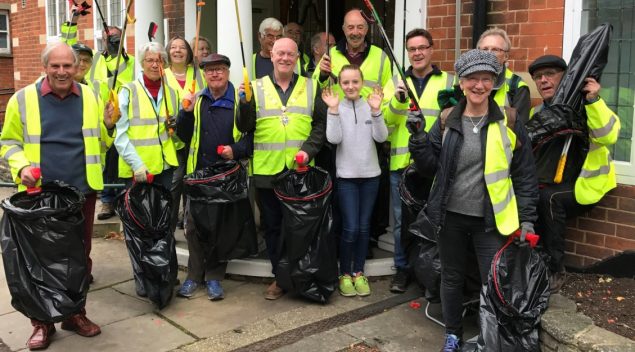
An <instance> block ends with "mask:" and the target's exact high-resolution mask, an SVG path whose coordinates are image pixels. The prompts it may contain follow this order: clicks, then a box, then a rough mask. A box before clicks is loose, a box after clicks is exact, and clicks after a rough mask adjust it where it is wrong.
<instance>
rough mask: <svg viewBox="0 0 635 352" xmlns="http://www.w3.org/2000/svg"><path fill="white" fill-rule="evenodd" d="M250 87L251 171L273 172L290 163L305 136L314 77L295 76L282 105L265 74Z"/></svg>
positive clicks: (309, 117)
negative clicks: (252, 100)
mask: <svg viewBox="0 0 635 352" xmlns="http://www.w3.org/2000/svg"><path fill="white" fill-rule="evenodd" d="M254 87H255V88H254V90H255V94H254V97H255V99H256V102H255V103H256V129H255V131H254V153H253V158H252V165H253V173H254V174H256V175H275V174H277V173H279V172H280V171H282V170H283V169H284V168H285V166H286V167H287V168H292V167H293V163H294V162H295V161H294V157H295V154H296V153H297V152H298V150H299V148H300V147H301V146H302V143H304V141H306V139H307V138H308V137H309V134H310V132H311V119H312V118H311V115H312V110H313V101H314V99H315V94H316V93H315V86H314V81H313V80H311V79H308V78H305V77H302V76H299V77H298V81H297V82H296V84H295V86H294V87H293V91H292V92H291V96H290V97H289V99H288V101H287V104H286V106H285V105H282V101H281V100H280V96H279V95H278V92H277V91H276V88H275V86H274V84H273V82H272V81H271V78H270V77H269V76H265V77H262V78H260V79H257V80H256V81H255V84H254Z"/></svg>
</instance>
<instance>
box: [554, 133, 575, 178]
mask: <svg viewBox="0 0 635 352" xmlns="http://www.w3.org/2000/svg"><path fill="white" fill-rule="evenodd" d="M572 138H573V136H572V135H568V136H567V140H566V141H565V142H564V146H563V147H562V153H561V154H560V160H558V167H557V168H556V174H555V176H554V177H553V182H554V183H556V184H559V183H562V176H563V174H564V167H565V165H566V164H567V155H568V154H569V147H570V146H571V139H572Z"/></svg>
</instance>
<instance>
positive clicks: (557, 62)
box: [529, 55, 567, 76]
mask: <svg viewBox="0 0 635 352" xmlns="http://www.w3.org/2000/svg"><path fill="white" fill-rule="evenodd" d="M543 67H556V68H559V69H562V70H563V71H564V70H566V69H567V63H566V62H564V60H563V59H562V58H561V57H560V56H556V55H543V56H541V57H539V58H537V59H536V60H534V62H532V63H531V65H529V74H530V75H532V76H533V74H534V72H536V70H538V69H539V68H543Z"/></svg>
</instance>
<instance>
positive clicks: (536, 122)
mask: <svg viewBox="0 0 635 352" xmlns="http://www.w3.org/2000/svg"><path fill="white" fill-rule="evenodd" d="M612 31H613V26H611V25H610V24H608V23H605V24H602V25H600V26H598V27H597V28H596V29H594V30H593V31H592V32H590V33H587V34H585V35H583V36H582V37H580V40H578V43H577V45H576V46H575V48H574V49H573V53H572V54H571V59H570V60H569V65H568V68H567V70H566V71H565V73H564V75H563V76H562V79H561V80H560V85H559V86H558V89H557V90H556V92H555V94H554V96H553V98H552V100H551V103H550V105H549V108H545V109H542V110H541V111H540V112H538V113H537V114H535V115H534V117H533V118H532V119H531V120H529V121H528V122H527V124H526V127H527V134H528V136H529V138H530V139H531V141H532V145H533V146H534V147H536V146H539V145H540V144H542V143H544V142H545V139H550V138H553V137H554V134H570V133H572V134H581V135H584V136H586V135H587V126H586V115H585V114H584V103H583V101H582V98H583V97H582V94H583V93H582V92H581V89H582V87H584V84H585V83H584V80H585V79H586V78H587V77H593V78H595V79H596V80H597V81H598V82H599V81H600V76H602V71H603V70H604V67H605V66H606V62H607V59H608V54H609V41H610V37H611V32H612Z"/></svg>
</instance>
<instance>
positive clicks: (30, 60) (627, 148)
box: [0, 0, 635, 267]
mask: <svg viewBox="0 0 635 352" xmlns="http://www.w3.org/2000/svg"><path fill="white" fill-rule="evenodd" d="M99 3H100V5H101V6H102V12H103V13H104V15H105V17H106V21H107V22H108V23H109V24H115V25H119V26H120V25H121V24H122V23H123V22H122V21H123V20H124V19H125V16H123V12H124V10H125V7H126V1H125V0H104V1H100V2H99ZM373 3H375V6H377V10H378V12H379V13H380V16H382V17H381V18H382V22H383V24H384V27H385V29H386V32H387V33H388V35H389V37H390V38H391V40H392V44H393V48H394V51H395V54H396V56H397V58H396V59H397V61H398V62H400V63H401V62H402V60H403V59H404V57H405V55H404V53H403V37H404V33H405V32H407V31H408V30H410V29H412V28H415V27H424V28H427V29H429V30H430V32H431V33H432V35H433V37H434V41H435V45H434V55H433V62H434V63H437V64H438V65H439V66H440V67H441V68H442V69H444V70H448V71H452V70H453V63H454V60H455V59H456V57H457V56H458V55H460V53H461V52H463V51H465V50H467V49H470V48H472V47H473V45H474V38H473V36H474V34H475V33H480V32H482V30H483V28H484V26H486V27H493V26H496V27H500V28H503V29H505V30H506V31H507V33H508V34H509V36H510V39H511V42H512V48H511V50H510V59H509V66H510V68H511V69H512V70H513V71H514V72H516V73H519V74H520V75H521V76H522V77H523V78H524V79H525V81H526V82H527V83H528V84H529V86H530V88H531V90H532V100H533V103H534V104H538V103H539V102H540V99H539V96H538V94H537V92H536V90H535V87H534V84H533V82H532V80H531V78H530V77H529V75H528V73H527V67H528V65H529V64H530V63H531V62H532V61H533V60H534V59H535V58H536V57H538V56H541V55H544V54H555V55H561V56H563V57H564V58H565V60H568V58H569V56H570V55H571V52H572V51H573V47H574V46H575V44H576V42H577V39H578V38H579V37H580V36H581V35H583V34H584V33H586V32H588V31H590V30H592V29H593V28H595V26H597V25H598V24H600V23H603V22H610V23H612V24H613V26H614V31H613V38H612V40H611V49H610V54H609V57H610V60H609V63H608V64H607V67H606V69H605V71H604V75H603V77H602V80H601V83H602V86H603V91H602V96H603V97H604V98H605V100H607V103H608V104H609V105H610V106H611V108H612V109H613V110H614V111H616V112H617V113H618V115H619V116H620V118H621V120H622V131H621V133H620V138H619V141H618V143H617V144H616V145H615V147H614V150H613V158H614V159H615V161H616V165H617V173H618V183H619V186H618V188H617V189H615V190H613V191H612V192H611V193H610V195H609V196H607V197H606V198H605V199H604V200H603V201H602V202H601V203H600V205H599V206H598V207H596V208H595V209H594V210H593V211H591V212H590V213H589V214H586V215H584V216H582V217H579V218H577V219H573V220H572V221H571V222H570V223H569V231H568V234H567V259H566V261H567V264H568V265H570V266H575V267H583V266H587V265H590V264H593V263H595V262H597V261H598V260H600V259H603V258H605V257H608V256H612V255H614V254H616V253H619V252H621V251H623V250H626V249H635V186H634V185H635V165H633V160H634V159H635V145H634V144H633V118H634V112H633V107H634V105H635V103H634V98H635V93H634V92H635V60H632V59H631V53H632V52H633V51H634V50H635V41H634V39H635V0H612V1H602V2H600V1H597V0H488V1H486V0H481V1H466V0H416V1H412V0H411V1H408V0H390V1H374V2H373ZM91 4H92V3H91ZM329 4H330V12H329V18H330V21H329V22H330V24H331V25H330V29H331V31H332V32H333V33H334V34H335V36H336V38H340V37H341V33H342V32H341V24H342V19H343V16H344V13H345V11H346V9H348V8H351V7H359V8H362V9H364V8H365V5H364V3H363V1H361V0H344V1H330V3H329ZM92 5H93V6H94V4H92ZM67 6H68V1H66V0H37V1H33V0H28V1H27V0H10V1H9V0H0V114H1V115H0V118H3V111H4V107H5V106H6V98H8V96H10V94H12V93H13V91H14V90H17V89H20V88H22V87H24V86H26V85H27V84H29V83H31V82H33V81H34V80H35V79H36V78H37V77H39V76H40V75H41V74H42V67H41V64H40V57H39V54H40V52H41V50H42V49H43V48H44V45H45V44H46V42H47V40H50V39H51V38H53V37H55V36H57V35H58V34H59V24H60V23H61V22H63V21H64V19H65V18H66V16H67ZM91 11H92V13H91V14H89V15H87V16H85V17H81V18H80V19H79V21H78V28H79V30H78V33H79V40H80V41H82V42H84V43H85V44H87V45H89V46H91V47H93V48H101V19H100V18H99V16H98V11H97V10H96V9H95V8H93V9H92V10H91ZM196 11H197V9H196V0H162V1H159V0H136V1H135V2H134V6H133V7H132V11H131V14H132V17H134V18H135V19H136V21H135V22H134V23H132V24H130V25H129V27H128V28H129V29H128V33H127V38H126V48H127V50H128V51H129V52H130V53H134V52H135V50H134V49H135V48H136V47H139V46H140V45H142V44H143V43H145V42H146V41H147V40H148V38H147V37H146V34H145V33H146V32H147V28H148V26H149V24H150V22H155V23H157V24H158V25H159V31H158V36H157V39H156V40H157V41H159V42H165V38H169V37H171V36H173V35H175V34H179V35H184V36H185V38H187V39H191V38H193V37H194V35H195V31H196ZM239 11H240V21H241V24H242V31H243V41H244V49H245V52H246V55H248V58H247V60H246V62H247V66H251V60H250V59H249V58H250V57H251V53H252V52H254V51H256V50H258V44H257V43H258V42H257V40H256V38H257V29H258V28H257V27H258V24H259V23H260V21H261V20H262V19H264V18H266V17H277V18H279V19H280V20H281V21H282V22H283V23H286V22H288V21H296V22H300V23H302V24H303V25H304V30H305V34H304V42H305V43H308V42H309V40H310V37H311V35H312V34H313V33H315V32H318V31H323V30H324V22H325V17H326V16H325V14H324V12H325V10H324V0H305V1H289V0H281V1H273V0H241V1H240V2H239ZM366 12H368V11H366ZM201 14H202V20H201V35H203V36H205V37H207V38H209V39H210V40H211V42H212V46H213V48H212V49H213V50H217V51H219V52H221V53H224V54H226V55H227V56H229V57H230V58H231V60H232V62H233V63H234V65H233V66H232V68H234V67H237V66H238V65H240V63H241V51H240V45H239V40H238V39H239V38H238V31H237V26H236V23H237V18H236V14H235V10H234V3H233V1H217V0H214V1H206V5H205V6H204V7H203V8H202V10H201ZM3 16H4V18H5V20H7V21H5V22H3ZM7 22H8V23H7ZM5 23H6V25H5ZM395 38H397V39H396V40H395ZM369 39H370V41H371V42H373V43H374V44H376V45H379V46H384V44H383V41H382V39H381V37H380V35H379V31H378V30H377V29H376V28H375V27H374V26H371V30H370V32H369ZM2 45H4V47H3V46H2ZM305 49H306V46H305ZM249 69H250V67H249ZM249 72H251V70H249ZM231 78H232V80H233V81H236V82H238V81H240V80H241V72H240V70H238V69H233V70H232V76H231Z"/></svg>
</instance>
